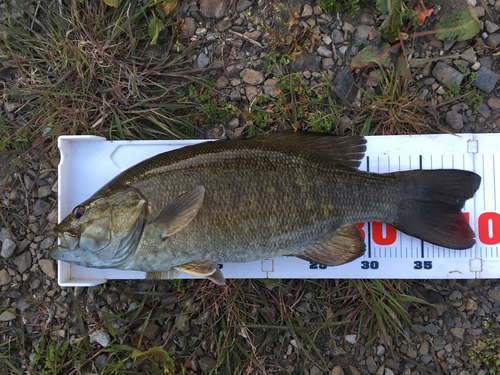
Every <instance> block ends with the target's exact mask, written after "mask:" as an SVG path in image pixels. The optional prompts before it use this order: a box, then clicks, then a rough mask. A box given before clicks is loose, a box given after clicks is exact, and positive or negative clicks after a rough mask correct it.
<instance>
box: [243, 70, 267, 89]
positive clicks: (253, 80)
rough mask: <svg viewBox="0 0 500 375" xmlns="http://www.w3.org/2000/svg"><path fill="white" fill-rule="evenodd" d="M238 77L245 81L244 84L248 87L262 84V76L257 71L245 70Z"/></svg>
mask: <svg viewBox="0 0 500 375" xmlns="http://www.w3.org/2000/svg"><path fill="white" fill-rule="evenodd" d="M240 77H241V78H242V79H243V81H245V83H248V84H249V85H260V84H261V83H262V82H264V74H262V73H261V72H259V71H257V70H253V69H249V68H245V69H243V71H242V72H241V73H240Z"/></svg>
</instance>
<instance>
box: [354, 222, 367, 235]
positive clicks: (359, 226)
mask: <svg viewBox="0 0 500 375" xmlns="http://www.w3.org/2000/svg"><path fill="white" fill-rule="evenodd" d="M356 225H357V226H358V228H359V230H360V232H361V235H362V236H363V239H365V238H366V236H365V231H364V230H363V227H364V226H365V223H356Z"/></svg>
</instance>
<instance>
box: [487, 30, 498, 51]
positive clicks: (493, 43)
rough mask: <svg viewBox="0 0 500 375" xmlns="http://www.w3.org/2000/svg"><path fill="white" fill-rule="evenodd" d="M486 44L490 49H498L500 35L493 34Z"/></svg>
mask: <svg viewBox="0 0 500 375" xmlns="http://www.w3.org/2000/svg"><path fill="white" fill-rule="evenodd" d="M485 42H486V45H488V46H489V47H492V48H496V47H497V46H498V45H499V44H500V34H498V33H495V34H491V35H490V36H488V38H486V41H485Z"/></svg>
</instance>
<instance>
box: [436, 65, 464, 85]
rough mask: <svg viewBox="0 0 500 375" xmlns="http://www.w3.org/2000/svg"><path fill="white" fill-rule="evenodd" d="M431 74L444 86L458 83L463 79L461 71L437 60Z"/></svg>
mask: <svg viewBox="0 0 500 375" xmlns="http://www.w3.org/2000/svg"><path fill="white" fill-rule="evenodd" d="M432 75H433V76H434V78H436V79H437V80H438V81H439V82H441V83H443V84H444V85H446V86H450V84H451V83H456V84H458V85H460V84H461V83H462V81H463V79H464V75H463V74H462V73H460V72H459V71H458V70H456V69H453V68H452V67H451V66H449V65H446V64H445V63H442V62H438V63H437V64H436V66H435V67H434V69H433V70H432Z"/></svg>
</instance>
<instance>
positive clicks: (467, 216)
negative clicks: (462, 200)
mask: <svg viewBox="0 0 500 375" xmlns="http://www.w3.org/2000/svg"><path fill="white" fill-rule="evenodd" d="M463 214H464V216H465V219H467V222H468V223H469V224H470V218H469V213H468V212H464V213H463Z"/></svg>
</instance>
